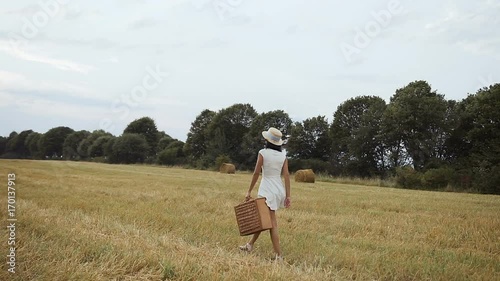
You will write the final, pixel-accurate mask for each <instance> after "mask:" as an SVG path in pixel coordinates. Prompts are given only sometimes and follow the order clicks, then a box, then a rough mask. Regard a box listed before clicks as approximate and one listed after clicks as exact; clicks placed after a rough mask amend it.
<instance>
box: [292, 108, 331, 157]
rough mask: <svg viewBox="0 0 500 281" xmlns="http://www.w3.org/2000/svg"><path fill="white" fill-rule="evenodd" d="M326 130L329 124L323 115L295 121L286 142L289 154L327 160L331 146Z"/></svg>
mask: <svg viewBox="0 0 500 281" xmlns="http://www.w3.org/2000/svg"><path fill="white" fill-rule="evenodd" d="M328 131H329V125H328V120H327V119H326V117H325V116H317V117H312V118H308V119H306V120H304V121H303V122H302V123H299V122H296V123H295V126H293V127H292V130H291V137H290V140H289V141H288V144H287V147H288V150H289V153H290V156H291V157H293V158H300V159H319V160H322V161H328V159H329V156H330V148H331V139H330V136H329V133H328Z"/></svg>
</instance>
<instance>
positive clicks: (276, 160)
mask: <svg viewBox="0 0 500 281" xmlns="http://www.w3.org/2000/svg"><path fill="white" fill-rule="evenodd" d="M259 154H260V155H262V157H263V158H264V163H263V165H262V180H261V181H260V185H259V191H258V192H257V196H258V197H265V198H266V204H267V206H268V207H269V208H270V209H271V210H273V211H275V210H277V209H279V208H283V207H284V206H285V198H286V191H285V186H284V185H283V182H282V181H281V170H282V168H283V163H284V162H285V159H286V151H285V150H283V151H281V152H280V151H276V150H274V149H270V148H264V149H261V150H260V151H259Z"/></svg>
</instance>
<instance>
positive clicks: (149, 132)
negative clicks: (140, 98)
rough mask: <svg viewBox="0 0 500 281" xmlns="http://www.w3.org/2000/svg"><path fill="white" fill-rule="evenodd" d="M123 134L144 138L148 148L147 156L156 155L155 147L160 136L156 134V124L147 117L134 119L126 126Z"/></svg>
mask: <svg viewBox="0 0 500 281" xmlns="http://www.w3.org/2000/svg"><path fill="white" fill-rule="evenodd" d="M123 133H124V134H139V135H142V136H144V138H145V139H146V141H147V142H148V146H149V152H148V156H153V155H155V154H156V147H157V145H158V140H159V136H160V135H159V132H158V128H157V127H156V123H155V121H154V120H153V119H151V118H149V117H142V118H139V119H136V120H134V121H132V122H130V123H129V124H128V126H127V127H126V128H125V130H124V131H123Z"/></svg>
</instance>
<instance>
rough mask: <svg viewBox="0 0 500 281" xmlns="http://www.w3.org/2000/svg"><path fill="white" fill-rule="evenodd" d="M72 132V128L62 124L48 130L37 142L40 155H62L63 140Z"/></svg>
mask: <svg viewBox="0 0 500 281" xmlns="http://www.w3.org/2000/svg"><path fill="white" fill-rule="evenodd" d="M73 132H74V131H73V129H71V128H68V127H62V126H61V127H55V128H52V129H50V130H48V131H47V132H46V133H45V134H43V135H42V137H41V138H40V140H39V142H38V143H39V149H40V152H41V155H43V156H48V157H60V156H62V154H63V144H64V140H65V139H66V137H67V136H68V135H69V134H71V133H73Z"/></svg>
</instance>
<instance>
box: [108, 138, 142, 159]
mask: <svg viewBox="0 0 500 281" xmlns="http://www.w3.org/2000/svg"><path fill="white" fill-rule="evenodd" d="M149 149H150V148H149V146H148V142H147V141H146V138H145V137H144V136H143V135H140V134H130V133H126V134H123V135H121V136H120V137H117V138H116V139H115V140H114V141H113V152H112V155H111V162H112V163H119V164H132V163H142V162H144V160H145V159H146V157H147V156H148V151H150V150H149Z"/></svg>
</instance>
